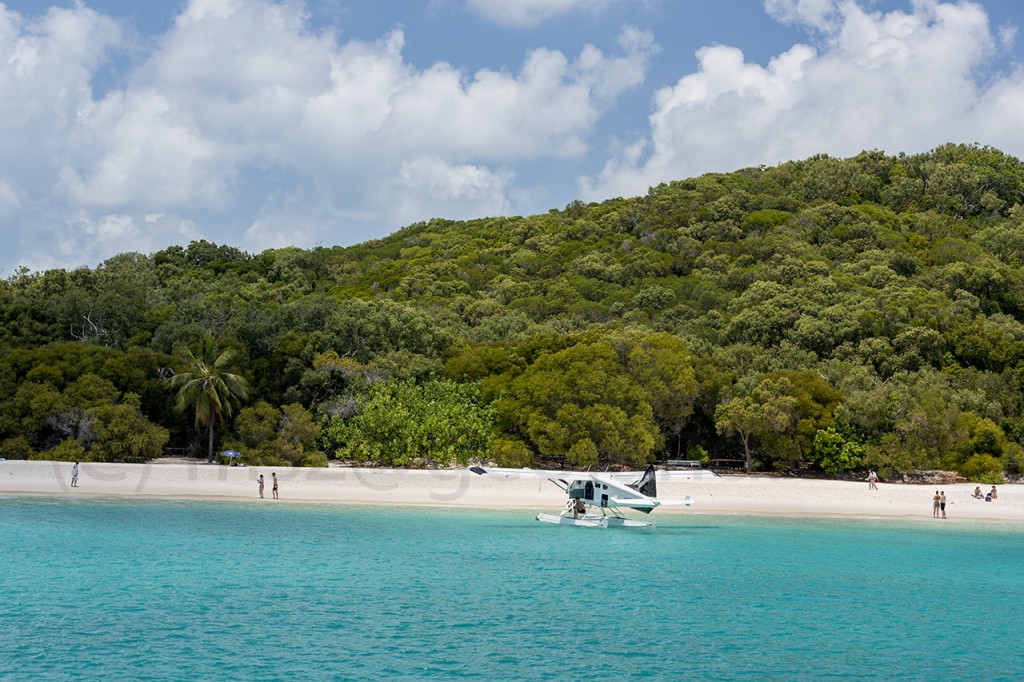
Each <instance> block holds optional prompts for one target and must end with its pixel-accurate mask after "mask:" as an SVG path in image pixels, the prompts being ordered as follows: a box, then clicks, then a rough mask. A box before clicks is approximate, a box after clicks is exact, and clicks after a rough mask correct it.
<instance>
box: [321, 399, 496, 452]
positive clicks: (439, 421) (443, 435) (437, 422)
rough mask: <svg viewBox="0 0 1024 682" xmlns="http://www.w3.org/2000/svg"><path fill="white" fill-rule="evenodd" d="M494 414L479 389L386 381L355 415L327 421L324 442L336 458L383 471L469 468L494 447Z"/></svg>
mask: <svg viewBox="0 0 1024 682" xmlns="http://www.w3.org/2000/svg"><path fill="white" fill-rule="evenodd" d="M493 428H494V411H493V408H492V407H491V406H490V405H487V404H485V403H484V402H483V401H482V400H481V398H480V389H479V386H478V385H476V384H457V383H455V382H453V381H449V380H446V379H434V380H430V381H427V382H424V383H422V384H416V383H414V382H412V381H408V380H404V381H382V382H378V383H376V384H374V385H373V386H371V387H370V388H369V390H368V392H367V393H366V394H365V395H364V396H362V397H361V399H360V401H359V405H358V409H357V411H356V412H355V414H354V415H352V416H349V417H345V416H343V415H333V416H328V417H327V420H326V424H325V427H324V429H323V441H324V444H325V446H326V447H327V449H328V450H329V451H332V452H333V453H334V454H335V456H338V457H343V458H345V459H351V460H356V461H372V462H376V463H379V464H383V465H385V466H408V465H412V464H435V465H436V464H440V465H445V466H447V465H449V464H452V463H456V462H457V463H459V464H466V463H467V462H468V461H469V460H470V459H475V458H481V457H483V456H485V455H486V454H487V452H488V450H489V448H490V443H491V439H492V437H493V434H492V430H493Z"/></svg>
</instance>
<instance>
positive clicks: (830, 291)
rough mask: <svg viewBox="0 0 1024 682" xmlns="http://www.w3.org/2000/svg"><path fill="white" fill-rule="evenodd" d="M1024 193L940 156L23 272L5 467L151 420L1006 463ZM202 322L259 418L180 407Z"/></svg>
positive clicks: (791, 460) (962, 153) (534, 455)
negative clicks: (313, 242) (388, 231)
mask: <svg viewBox="0 0 1024 682" xmlns="http://www.w3.org/2000/svg"><path fill="white" fill-rule="evenodd" d="M1022 202H1024V165H1022V164H1021V162H1020V161H1019V160H1017V159H1015V158H1012V157H1010V156H1007V155H1005V154H1003V153H1001V152H999V151H997V150H994V149H991V148H988V147H981V146H976V145H972V146H965V145H946V146H943V147H940V148H937V149H935V150H932V151H931V152H929V153H927V154H919V155H913V156H907V155H899V156H887V155H885V154H882V153H880V152H863V153H861V154H860V155H858V156H856V157H854V158H851V159H834V158H829V157H827V156H818V157H813V158H810V159H807V160H804V161H794V162H789V163H785V164H781V165H779V166H776V167H770V168H751V169H744V170H740V171H736V172H734V173H727V174H709V175H705V176H702V177H699V178H695V179H689V180H682V181H678V182H671V183H667V184H663V185H659V186H658V187H654V188H652V189H651V190H650V191H649V193H648V194H647V195H646V196H643V197H638V198H633V199H621V198H619V199H612V200H609V201H605V202H601V203H593V204H584V203H582V202H578V201H577V202H573V203H571V204H570V205H569V206H567V207H566V208H565V210H562V211H557V210H552V211H551V212H549V213H547V214H542V215H536V216H530V217H507V218H485V219H479V220H471V221H448V220H432V221H429V222H424V223H417V224H415V225H411V226H409V227H406V228H404V229H402V230H400V231H398V232H396V233H395V234H393V235H391V236H389V237H387V238H385V239H381V240H378V241H373V242H367V243H365V244H360V245H357V246H352V247H348V248H340V247H339V248H315V249H312V250H302V249H297V248H288V249H278V250H271V251H266V252H263V253H261V254H258V255H250V254H246V253H243V252H241V251H239V250H238V249H234V248H231V247H227V246H217V245H214V244H210V243H207V242H194V243H192V244H191V245H189V246H188V247H187V248H182V247H177V246H175V247H170V248H168V249H165V250H163V251H160V252H157V253H155V254H152V255H149V256H146V255H139V254H122V255H119V256H117V257H115V258H112V259H110V260H108V261H106V262H105V263H103V264H101V265H100V266H99V267H97V268H95V269H86V268H82V269H78V270H73V271H70V272H69V271H64V270H53V271H48V272H44V273H30V272H27V271H23V272H19V273H16V274H15V275H13V276H11V277H9V278H8V279H7V280H5V281H3V282H0V321H2V324H0V350H2V360H0V456H8V457H10V456H41V457H69V456H74V457H76V458H83V459H84V458H86V457H94V458H100V457H102V458H120V459H132V458H134V459H146V458H148V457H151V456H152V452H153V448H152V445H151V444H146V445H143V444H142V443H139V444H136V445H129V446H122V447H120V448H115V447H113V446H112V444H111V443H109V442H106V443H104V442H103V439H107V440H108V441H109V440H110V439H111V438H114V437H115V436H113V435H111V434H115V433H118V432H119V431H118V429H120V430H121V431H124V429H125V428H127V424H128V423H129V422H130V420H131V419H136V418H139V417H141V418H143V419H145V420H146V421H147V422H148V423H149V424H151V425H155V426H156V427H157V428H160V429H166V430H167V434H168V435H169V439H170V440H169V444H170V445H171V446H172V447H175V448H186V447H187V448H190V449H191V450H192V451H193V452H195V453H198V452H200V451H202V450H206V449H208V448H209V443H210V440H209V439H210V437H211V434H213V435H214V437H217V435H221V432H220V431H218V432H217V433H216V434H214V432H213V431H212V430H211V429H210V427H211V425H212V424H213V423H215V422H217V421H218V420H219V419H220V418H223V419H224V420H225V426H226V429H227V431H228V433H227V434H226V435H223V436H222V437H223V438H225V440H224V441H223V442H222V445H223V444H234V445H238V447H240V448H241V449H242V450H243V452H247V453H248V456H250V457H252V458H253V460H254V461H255V460H259V461H273V462H275V463H278V462H280V463H281V464H285V463H291V464H317V463H322V462H323V460H324V455H326V456H327V457H332V458H346V459H356V460H361V461H366V460H372V461H377V462H380V463H385V464H419V463H432V464H449V463H456V462H457V463H461V462H464V461H466V459H467V458H470V457H478V456H479V457H485V458H490V459H494V460H496V461H499V462H502V463H507V464H511V465H517V466H519V465H526V464H530V463H534V462H538V461H541V462H549V463H554V464H574V465H580V466H602V467H603V466H611V465H623V466H636V465H639V464H642V463H644V462H646V461H650V460H652V459H657V458H666V457H676V456H684V455H683V453H687V452H699V453H702V454H703V453H706V454H707V456H708V457H709V458H710V459H711V460H712V462H713V461H714V460H716V459H732V460H735V459H739V460H744V461H746V462H747V463H749V467H750V469H751V470H758V469H762V470H763V469H784V470H807V469H809V468H810V469H816V470H820V471H824V472H827V473H829V474H838V473H840V472H842V471H847V470H860V469H862V468H866V467H868V466H871V467H875V468H877V469H878V470H879V471H880V472H881V473H883V475H885V474H892V473H894V472H903V471H909V470H912V469H930V468H943V469H952V470H957V471H960V472H962V473H964V474H965V475H969V476H971V477H972V478H974V479H977V480H997V479H999V478H1000V477H1001V476H1002V475H1003V474H1004V472H1009V473H1011V474H1017V473H1018V471H1019V468H1020V461H1021V443H1022V442H1024V396H1022V391H1021V387H1022V386H1021V384H1022V380H1024V287H1022V283H1024V208H1022ZM206 336H209V338H210V339H216V340H217V341H219V342H221V343H222V344H225V345H222V346H218V348H219V349H220V350H224V349H226V348H229V347H230V348H231V349H232V352H233V353H235V360H236V364H235V367H236V368H237V369H234V370H231V371H230V372H229V374H234V373H237V374H238V375H239V378H241V379H244V380H245V382H246V385H247V387H248V390H247V396H248V402H247V403H245V404H247V405H250V407H243V406H242V405H241V403H239V404H238V405H235V404H234V403H231V402H230V396H229V395H228V394H231V395H233V396H234V397H235V398H241V397H242V396H241V394H240V393H237V392H231V391H229V392H228V394H220V397H221V398H223V399H224V400H228V401H229V407H230V409H227V410H224V411H222V412H221V413H220V414H213V413H206V412H204V413H203V415H200V414H199V413H198V412H197V411H196V408H197V407H199V403H197V402H195V401H192V402H189V401H186V402H187V403H188V404H189V405H191V408H192V411H191V412H190V413H189V414H188V415H187V416H186V415H184V414H182V413H179V412H177V411H175V410H174V409H173V408H174V405H175V400H176V398H178V397H179V394H178V393H177V392H176V391H175V386H174V385H173V384H177V385H178V387H179V388H180V387H181V385H182V382H184V381H185V380H184V379H182V378H180V377H182V376H186V375H193V374H195V373H196V372H197V371H198V368H197V366H196V364H195V363H194V362H192V363H191V366H189V363H183V362H182V361H181V360H180V358H181V354H182V352H183V349H185V348H195V347H197V346H196V344H198V343H200V342H201V340H202V339H203V338H204V337H206ZM196 357H197V356H195V355H193V359H195V358H196ZM114 407H118V408H120V409H118V410H114V409H113V408H114ZM239 407H241V408H242V409H241V410H240V411H237V412H236V408H239ZM300 410H301V412H300ZM233 414H236V418H235V419H233V420H232V415H233ZM302 415H306V417H308V419H306V418H305V417H303V416H302ZM310 415H311V416H310ZM200 416H201V417H202V418H200V419H198V427H197V428H196V427H195V426H194V425H195V424H196V420H195V418H196V417H200ZM207 417H209V419H207ZM292 423H295V424H299V423H301V424H303V426H302V427H301V428H299V427H298V426H296V427H295V428H294V429H292V430H291V431H290V430H289V429H291V427H290V426H289V424H292ZM101 424H106V426H104V427H103V428H102V429H101V428H100V425H101ZM115 427H116V428H115ZM136 430H137V431H138V432H139V433H140V434H141V433H142V432H144V431H146V429H136ZM298 431H301V434H299V433H297V432H298ZM101 433H103V434H106V435H103V436H101ZM158 435H159V434H158V433H155V432H154V437H155V440H152V439H151V440H152V442H157V441H159V440H160V439H159V438H158V437H156V436H158ZM125 448H128V450H130V451H131V452H126V451H125ZM275 453H276V454H275Z"/></svg>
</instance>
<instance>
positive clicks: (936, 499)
mask: <svg viewBox="0 0 1024 682" xmlns="http://www.w3.org/2000/svg"><path fill="white" fill-rule="evenodd" d="M932 517H933V518H936V519H937V518H939V491H938V490H936V491H935V496H934V497H932Z"/></svg>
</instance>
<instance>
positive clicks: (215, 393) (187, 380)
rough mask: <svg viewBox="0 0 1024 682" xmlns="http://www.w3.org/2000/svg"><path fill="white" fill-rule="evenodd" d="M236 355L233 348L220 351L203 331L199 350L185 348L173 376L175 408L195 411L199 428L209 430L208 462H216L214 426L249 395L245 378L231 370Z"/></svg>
mask: <svg viewBox="0 0 1024 682" xmlns="http://www.w3.org/2000/svg"><path fill="white" fill-rule="evenodd" d="M236 357H237V353H236V352H235V350H234V349H233V348H230V347H229V348H224V349H222V350H219V349H218V348H217V345H216V344H215V343H214V341H213V337H212V336H211V335H209V334H204V335H203V336H202V337H201V338H200V341H199V347H198V349H197V352H195V353H193V352H192V350H191V349H185V351H184V352H183V356H182V364H181V371H179V372H177V373H175V374H174V375H173V376H172V377H171V387H172V388H174V389H177V402H176V403H175V408H176V409H177V410H178V411H179V412H187V411H189V410H194V412H195V424H196V427H197V428H205V429H206V431H207V435H208V441H207V443H208V445H207V461H209V462H213V427H214V425H215V424H216V423H220V424H222V425H223V424H224V422H225V420H226V419H230V418H231V417H232V416H234V414H235V413H236V412H237V410H238V408H239V406H240V405H241V402H242V401H243V400H245V399H246V398H247V396H248V388H247V386H248V384H247V382H246V380H245V378H244V377H242V376H240V375H238V374H235V373H233V372H232V371H231V370H233V369H234V364H235V360H236Z"/></svg>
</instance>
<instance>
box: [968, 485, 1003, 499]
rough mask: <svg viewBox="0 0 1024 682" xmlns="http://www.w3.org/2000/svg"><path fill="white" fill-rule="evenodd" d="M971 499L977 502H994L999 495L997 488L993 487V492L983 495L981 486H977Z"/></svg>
mask: <svg viewBox="0 0 1024 682" xmlns="http://www.w3.org/2000/svg"><path fill="white" fill-rule="evenodd" d="M971 497H973V498H974V499H976V500H985V501H986V502H992V501H993V500H995V499H996V498H997V497H999V493H997V492H996V487H995V486H992V490H989V491H988V492H987V493H985V494H982V492H981V486H975V487H974V492H973V493H971Z"/></svg>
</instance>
